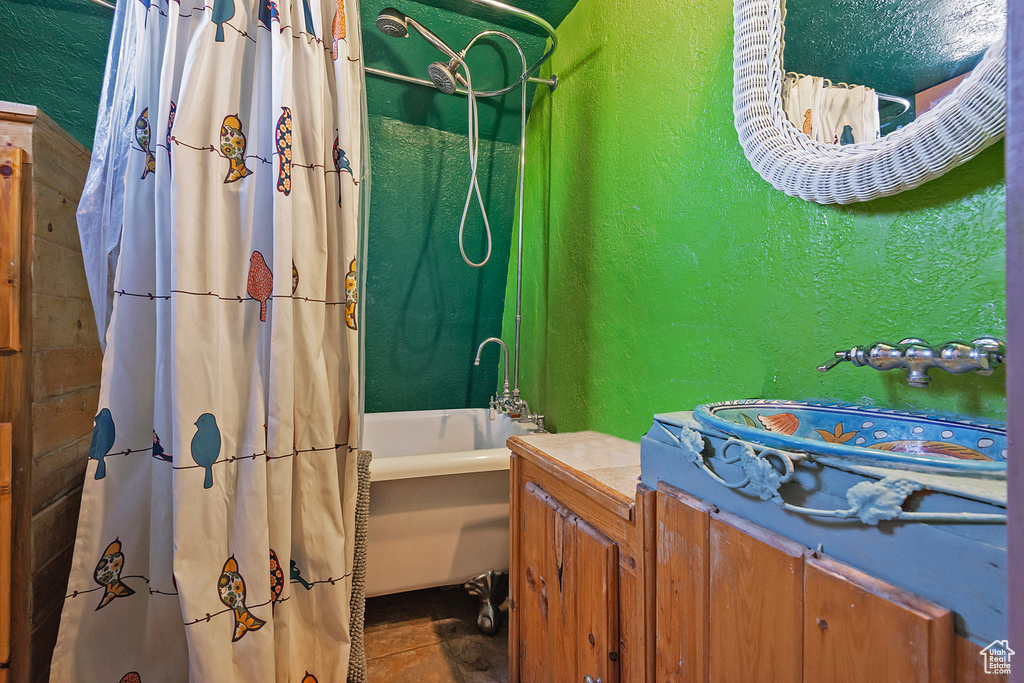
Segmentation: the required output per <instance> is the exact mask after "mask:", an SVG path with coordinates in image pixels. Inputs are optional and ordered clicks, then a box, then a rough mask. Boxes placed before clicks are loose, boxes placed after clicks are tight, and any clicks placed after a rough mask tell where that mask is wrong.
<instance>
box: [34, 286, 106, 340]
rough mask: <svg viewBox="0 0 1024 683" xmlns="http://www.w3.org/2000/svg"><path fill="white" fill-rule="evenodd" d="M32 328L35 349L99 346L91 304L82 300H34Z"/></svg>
mask: <svg viewBox="0 0 1024 683" xmlns="http://www.w3.org/2000/svg"><path fill="white" fill-rule="evenodd" d="M32 325H33V327H34V334H35V344H36V348H37V349H53V348H71V347H75V348H82V347H86V348H88V347H92V346H96V345H97V344H98V343H99V335H98V334H97V333H96V319H95V318H94V317H93V314H92V304H90V303H89V302H88V301H86V300H84V299H64V298H61V297H55V296H36V297H33V298H32Z"/></svg>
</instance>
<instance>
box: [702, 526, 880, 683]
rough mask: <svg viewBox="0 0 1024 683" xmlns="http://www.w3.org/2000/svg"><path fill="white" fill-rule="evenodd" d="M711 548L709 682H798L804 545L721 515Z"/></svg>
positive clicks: (800, 675)
mask: <svg viewBox="0 0 1024 683" xmlns="http://www.w3.org/2000/svg"><path fill="white" fill-rule="evenodd" d="M708 546H709V552H710V560H711V561H710V577H709V579H710V582H709V591H708V593H709V605H710V609H709V619H710V624H709V629H708V631H709V639H708V640H709V646H710V651H709V661H708V674H709V676H708V680H710V681H712V683H737V682H738V681H742V683H800V682H801V680H802V677H803V671H802V669H803V667H802V661H801V659H802V656H803V624H802V621H803V615H804V609H803V587H804V586H803V584H804V577H803V565H804V552H805V551H806V548H804V546H802V545H800V544H799V543H795V542H793V541H791V540H789V539H787V538H784V537H782V536H779V535H778V534H775V533H773V532H771V531H768V530H767V529H763V528H761V527H758V526H756V525H754V524H751V523H750V522H748V521H746V520H744V519H741V518H739V517H737V516H735V515H731V514H728V513H725V512H720V513H717V514H715V515H714V516H712V518H711V525H710V534H709V543H708ZM869 680H871V681H879V683H881V679H869ZM808 681H814V683H818V682H817V681H816V680H815V679H808Z"/></svg>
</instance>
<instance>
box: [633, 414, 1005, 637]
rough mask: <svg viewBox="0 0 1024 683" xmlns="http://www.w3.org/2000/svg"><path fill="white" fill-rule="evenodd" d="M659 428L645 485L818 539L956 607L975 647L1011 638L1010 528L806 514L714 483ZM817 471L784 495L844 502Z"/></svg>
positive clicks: (731, 470)
mask: <svg viewBox="0 0 1024 683" xmlns="http://www.w3.org/2000/svg"><path fill="white" fill-rule="evenodd" d="M659 431H661V430H660V428H659V427H658V425H657V423H656V424H655V426H654V428H653V429H652V430H651V432H650V433H649V434H648V435H647V436H645V437H643V439H642V440H641V448H640V467H641V482H642V483H643V484H644V485H646V486H648V487H651V488H656V487H657V484H658V482H659V481H664V482H666V483H669V484H672V485H673V486H676V487H678V488H680V489H682V490H684V491H687V492H688V493H690V494H692V495H694V496H697V497H698V498H701V499H703V500H705V501H707V502H709V503H712V504H714V505H716V506H718V507H719V508H721V509H723V510H727V511H729V512H732V513H734V514H737V515H739V516H741V517H744V518H746V519H749V520H751V521H753V522H755V523H757V524H759V525H761V526H763V527H765V528H767V529H770V530H772V531H775V532H777V533H780V534H782V535H784V536H786V537H788V538H791V539H793V540H795V541H798V542H799V543H802V544H804V545H806V546H807V547H809V548H817V547H818V546H819V544H820V545H822V546H823V551H824V552H825V554H827V555H829V556H831V557H833V558H835V559H837V560H839V561H841V562H845V563H847V564H849V565H850V566H852V567H855V568H856V569H860V570H861V571H864V572H867V573H868V574H870V575H872V576H875V577H877V578H879V579H881V580H883V581H887V582H889V583H892V584H893V585H896V586H900V587H902V588H905V589H907V590H909V591H912V592H914V593H916V594H918V595H921V596H923V597H925V598H928V599H930V600H934V601H935V602H936V603H938V604H940V605H943V606H945V607H947V608H949V609H951V610H953V611H954V612H955V614H956V626H957V631H958V632H959V633H961V634H962V635H964V636H967V637H969V638H970V639H971V640H973V641H974V642H975V643H977V644H980V645H985V644H988V643H990V642H992V641H993V640H995V639H997V638H1003V637H1005V634H1006V613H1005V612H1006V527H1005V525H964V524H961V525H956V524H931V523H892V522H882V523H881V524H879V525H878V526H865V525H863V524H860V523H859V522H854V521H849V520H847V521H842V520H828V519H819V518H810V517H805V516H802V515H799V514H796V513H793V512H789V511H787V510H783V509H782V508H780V507H778V506H776V505H775V504H774V503H772V502H764V501H761V500H760V499H759V498H756V497H751V496H749V495H747V494H744V493H740V492H738V491H735V490H732V489H728V488H726V487H724V486H721V485H720V484H718V483H715V482H714V481H712V480H711V479H710V478H708V477H707V476H706V475H705V474H703V473H702V472H700V471H699V470H698V469H697V468H696V467H695V466H693V465H691V464H689V463H685V462H684V461H683V460H682V458H681V455H680V454H681V451H680V450H679V449H678V448H677V447H676V446H675V445H670V444H668V443H666V442H665V441H667V439H665V440H663V439H662V438H661V436H660V435H659V434H658V432H659ZM662 433H663V432H662ZM714 468H715V470H716V471H718V472H719V473H720V474H721V475H722V476H723V477H725V478H729V477H734V478H735V477H736V476H737V475H738V473H739V468H738V467H736V466H734V465H724V464H721V463H719V462H715V463H714ZM836 475H839V476H838V477H836ZM816 476H817V475H816V474H814V473H810V472H804V473H800V474H798V478H797V480H796V481H794V482H791V483H790V484H787V485H785V486H786V487H790V488H789V489H788V490H787V489H786V488H785V487H784V488H783V492H784V496H785V497H786V498H787V499H791V498H794V497H797V496H802V498H801V499H800V500H799V501H797V502H801V503H802V504H806V505H808V506H812V507H823V508H826V509H830V508H844V507H846V505H847V501H846V499H845V495H843V494H840V495H836V493H835V491H836V490H837V489H836V487H833V486H831V485H830V486H829V487H828V490H813V491H807V490H806V489H808V488H813V487H815V486H816V485H817V484H820V483H821V482H820V481H817V480H815V481H809V480H808V479H807V477H811V478H815V477H816ZM834 477H836V478H834ZM827 480H828V481H829V482H834V483H836V484H838V490H841V491H842V492H845V490H846V489H845V488H843V487H845V486H847V485H848V484H852V483H855V482H856V481H858V480H863V479H862V478H860V477H858V475H852V474H849V473H845V472H839V471H836V470H830V471H829V477H828V478H827ZM942 498H954V497H952V496H935V495H934V494H929V495H928V496H925V497H923V498H922V504H924V503H925V502H927V503H928V504H929V505H930V506H934V507H935V508H936V509H941V508H943V507H944V506H945V505H947V504H949V501H945V502H943V501H942ZM960 502H961V503H971V502H972V501H960ZM976 505H977V506H981V508H983V509H986V510H987V511H991V509H993V508H994V506H988V505H986V504H983V503H976ZM960 509H961V510H962V509H964V508H963V507H961V508H960Z"/></svg>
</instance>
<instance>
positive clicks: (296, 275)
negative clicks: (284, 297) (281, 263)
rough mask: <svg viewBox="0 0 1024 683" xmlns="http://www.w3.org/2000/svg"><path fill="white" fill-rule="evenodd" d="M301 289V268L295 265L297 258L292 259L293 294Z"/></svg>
mask: <svg viewBox="0 0 1024 683" xmlns="http://www.w3.org/2000/svg"><path fill="white" fill-rule="evenodd" d="M298 289H299V269H298V268H296V267H295V260H294V259H292V296H295V292H297V291H298Z"/></svg>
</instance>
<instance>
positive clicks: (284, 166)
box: [277, 107, 292, 197]
mask: <svg viewBox="0 0 1024 683" xmlns="http://www.w3.org/2000/svg"><path fill="white" fill-rule="evenodd" d="M281 111H282V114H281V118H279V119H278V120H277V155H278V156H279V157H280V158H281V166H280V169H279V170H278V172H277V191H278V192H283V193H284V195H285V196H286V197H287V196H288V195H289V194H291V191H292V110H291V109H289V108H288V107H281Z"/></svg>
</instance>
